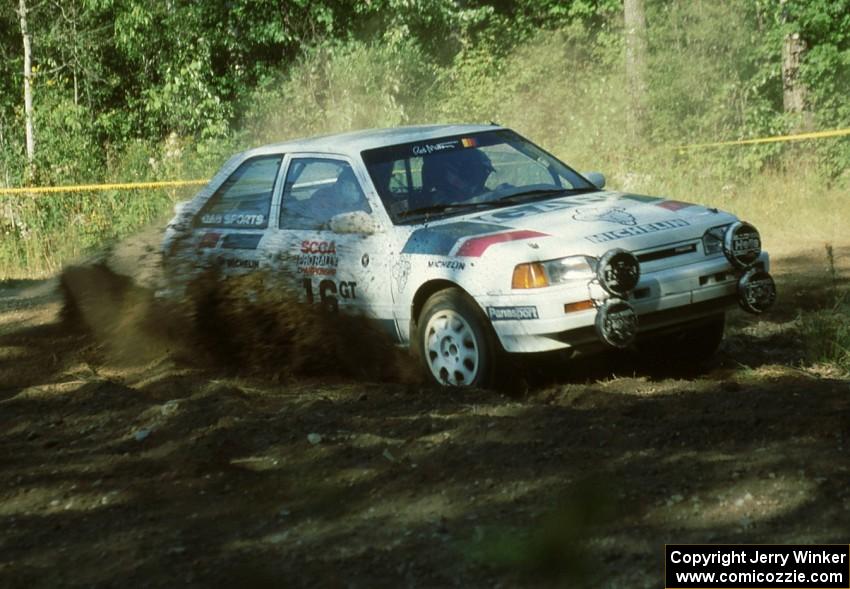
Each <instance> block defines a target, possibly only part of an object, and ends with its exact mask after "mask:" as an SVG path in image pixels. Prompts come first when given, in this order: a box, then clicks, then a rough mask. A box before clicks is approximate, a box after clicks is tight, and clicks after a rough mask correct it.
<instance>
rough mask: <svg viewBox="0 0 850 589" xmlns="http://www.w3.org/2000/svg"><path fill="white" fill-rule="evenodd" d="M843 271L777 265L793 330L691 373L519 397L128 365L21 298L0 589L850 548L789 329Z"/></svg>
mask: <svg viewBox="0 0 850 589" xmlns="http://www.w3.org/2000/svg"><path fill="white" fill-rule="evenodd" d="M836 251H837V254H838V257H837V261H838V263H839V271H840V272H841V275H842V276H844V277H846V276H848V275H850V268H848V260H850V245H845V246H844V247H841V248H838V249H837V250H836ZM824 265H825V258H824V256H823V250H822V247H816V246H812V247H810V248H806V249H801V250H795V251H790V252H788V253H786V254H785V255H784V256H781V257H779V258H777V259H775V261H774V271H775V274H776V277H777V281H778V284H779V288H780V293H781V300H780V302H779V306H778V308H777V309H776V311H775V312H774V313H772V314H771V315H770V317H767V318H765V319H763V320H759V319H754V318H750V317H745V316H743V314H741V315H738V314H736V315H735V316H734V318H733V321H732V322H731V325H730V326H729V328H728V337H727V340H726V342H725V343H724V345H723V348H722V350H721V352H720V353H719V354H718V355H717V357H716V358H715V359H714V360H713V361H712V362H711V363H710V364H709V365H706V366H704V367H702V368H701V369H699V370H698V371H691V372H676V371H675V367H670V366H669V363H667V362H665V361H664V359H663V358H661V359H659V361H658V362H657V363H656V365H655V366H650V367H647V366H645V365H640V364H638V363H636V362H634V361H630V360H628V359H626V360H622V359H615V358H611V357H601V358H597V359H594V360H592V361H581V362H570V363H567V364H566V365H562V366H554V365H552V364H551V363H549V364H548V365H536V366H531V367H529V369H528V377H527V382H522V383H520V385H519V386H517V387H515V390H513V391H511V392H509V393H506V392H489V391H468V392H457V391H451V392H447V391H444V390H435V389H430V388H427V387H423V386H420V385H412V384H394V383H377V382H362V381H354V380H345V379H341V378H334V379H327V378H326V379H289V380H285V381H281V382H272V381H269V380H267V379H266V380H260V379H249V378H244V377H242V378H240V377H234V376H232V375H228V374H226V373H224V372H221V371H218V370H216V369H214V368H210V367H204V368H200V367H197V366H192V365H187V364H181V363H179V362H177V361H176V360H174V358H173V356H171V355H169V354H167V353H163V354H162V355H161V356H160V357H158V358H153V359H151V360H150V361H149V362H148V363H146V364H144V365H141V366H139V365H132V364H127V363H124V364H116V363H115V362H112V361H111V360H109V354H108V353H107V352H106V351H105V350H104V347H103V345H101V344H98V343H95V342H93V341H92V340H91V339H90V338H89V337H88V336H86V335H82V334H80V333H77V332H73V331H69V330H68V329H66V328H64V327H63V326H62V325H61V324H60V323H58V322H57V317H58V312H59V308H60V300H59V298H58V296H57V295H56V294H54V287H55V284H54V283H52V282H51V281H44V282H16V283H7V284H4V285H2V287H1V288H0V472H2V486H0V586H2V587H26V588H27V589H30V588H34V587H66V586H67V587H175V586H187V587H218V586H221V587H236V586H240V587H249V586H253V587H281V586H286V587H314V586H322V587H446V586H459V587H515V586H534V587H537V586H540V587H551V586H558V585H563V586H597V587H629V588H634V587H658V586H659V584H660V583H661V569H662V559H663V545H664V543H690V542H693V543H698V542H717V543H721V542H725V543H744V542H753V543H786V542H801V543H803V542H805V543H809V542H819V543H829V542H835V543H846V542H847V541H848V529H850V528H848V525H847V524H848V522H850V485H848V480H850V477H848V467H850V460H848V444H850V439H848V438H850V380H848V379H847V378H846V377H844V376H842V375H841V374H839V373H838V372H836V371H834V370H830V369H829V368H828V367H820V366H810V365H808V364H807V363H806V362H805V360H804V353H803V350H802V347H801V342H800V338H799V334H798V332H797V322H796V321H795V318H796V317H797V315H798V312H799V310H800V309H807V308H817V307H818V306H822V305H823V304H824V301H825V297H826V296H827V290H828V287H829V285H828V284H827V281H826V279H825V272H824V270H823V268H824ZM843 280H844V281H845V283H846V278H844V279H843Z"/></svg>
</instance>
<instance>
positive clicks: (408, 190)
mask: <svg viewBox="0 0 850 589" xmlns="http://www.w3.org/2000/svg"><path fill="white" fill-rule="evenodd" d="M362 156H363V161H364V162H365V163H366V167H367V169H368V170H369V175H370V176H371V177H372V182H373V184H374V185H375V187H376V189H377V191H378V194H379V195H380V196H381V199H382V200H383V202H384V206H385V207H386V209H387V211H388V212H389V213H390V216H391V217H392V219H393V222H394V223H405V222H421V221H422V220H423V218H426V217H430V216H432V215H438V216H440V215H443V216H445V215H451V214H459V213H466V212H469V211H470V210H474V209H477V208H496V207H500V206H509V205H512V204H517V203H518V202H523V201H525V200H528V199H541V198H556V197H563V196H567V195H571V194H578V193H581V192H591V191H595V190H597V188H596V187H595V186H593V185H592V184H590V183H589V182H588V181H587V180H585V179H584V178H582V177H581V176H580V175H579V174H578V173H576V172H575V171H574V170H572V169H571V168H569V167H568V166H566V165H564V164H563V163H562V162H560V161H559V160H557V159H556V158H554V157H552V156H551V155H549V154H548V153H546V152H545V151H543V150H542V149H540V148H539V147H537V146H536V145H534V144H533V143H531V142H529V141H527V140H525V139H523V138H522V137H520V136H519V135H517V134H516V133H514V132H513V131H508V130H497V131H487V132H484V133H474V134H471V135H466V136H458V137H445V138H439V139H431V140H425V141H420V142H416V143H406V144H402V145H393V146H390V147H382V148H378V149H371V150H367V151H364V152H363V153H362Z"/></svg>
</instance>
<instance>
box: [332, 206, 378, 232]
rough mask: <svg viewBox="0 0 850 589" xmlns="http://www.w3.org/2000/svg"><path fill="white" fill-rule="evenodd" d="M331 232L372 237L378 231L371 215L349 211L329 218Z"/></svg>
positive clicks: (364, 212)
mask: <svg viewBox="0 0 850 589" xmlns="http://www.w3.org/2000/svg"><path fill="white" fill-rule="evenodd" d="M330 225H331V231H333V232H334V233H360V234H362V235H372V234H373V233H376V232H377V231H378V225H377V223H375V219H373V218H372V215H370V214H369V213H367V212H366V211H351V212H350V213H340V214H339V215H334V216H333V217H331V223H330Z"/></svg>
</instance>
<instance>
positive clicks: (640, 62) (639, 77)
mask: <svg viewBox="0 0 850 589" xmlns="http://www.w3.org/2000/svg"><path fill="white" fill-rule="evenodd" d="M623 16H624V19H623V20H624V24H625V28H626V81H627V84H628V91H629V97H630V100H631V103H630V104H629V111H628V113H627V115H628V130H629V135H630V138H631V140H632V142H633V143H637V142H639V141H640V140H641V139H642V138H643V134H644V122H645V117H646V53H647V49H646V13H645V11H644V3H643V0H625V6H624V10H623Z"/></svg>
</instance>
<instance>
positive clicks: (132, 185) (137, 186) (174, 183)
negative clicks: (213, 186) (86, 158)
mask: <svg viewBox="0 0 850 589" xmlns="http://www.w3.org/2000/svg"><path fill="white" fill-rule="evenodd" d="M207 182H209V180H164V181H162V182H124V183H117V184H79V185H76V186H42V187H32V188H0V194H49V193H55V192H92V191H98V190H146V189H149V188H174V187H179V186H199V185H201V184H206V183H207Z"/></svg>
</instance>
